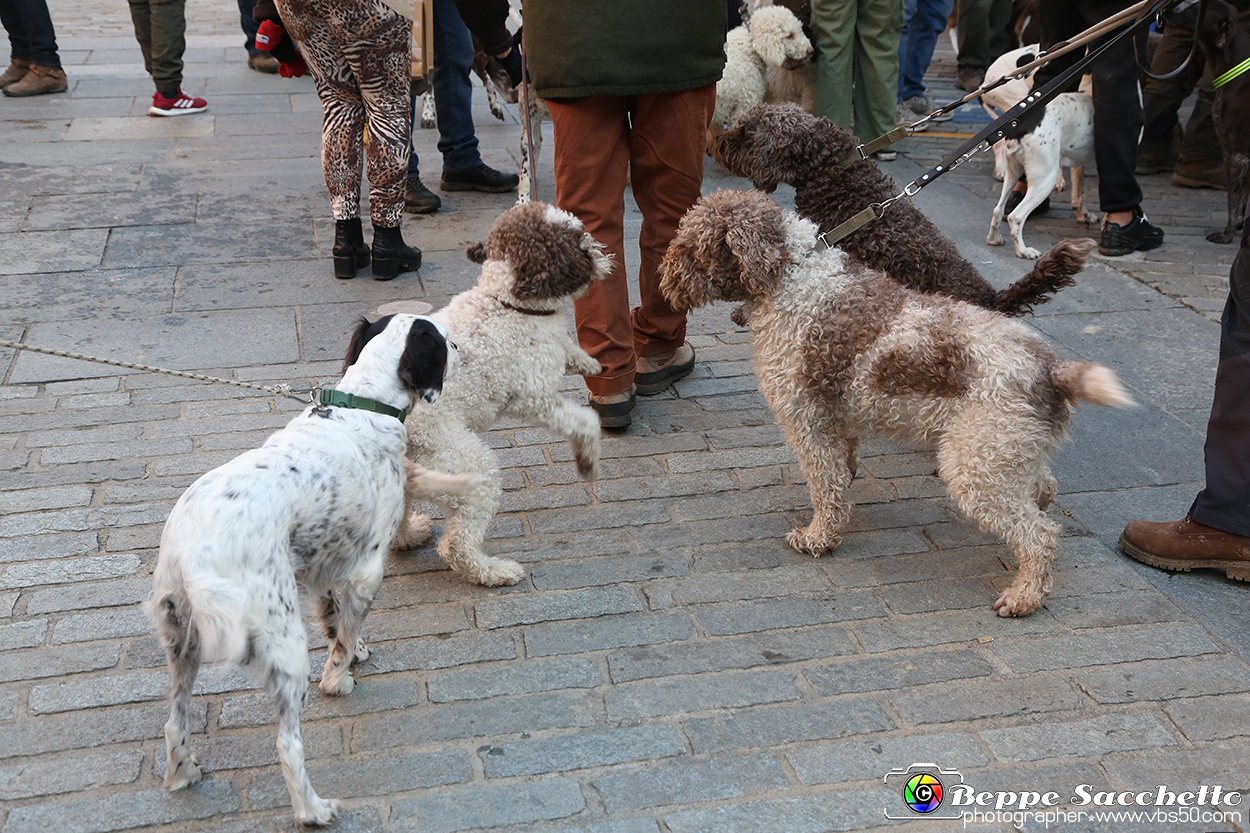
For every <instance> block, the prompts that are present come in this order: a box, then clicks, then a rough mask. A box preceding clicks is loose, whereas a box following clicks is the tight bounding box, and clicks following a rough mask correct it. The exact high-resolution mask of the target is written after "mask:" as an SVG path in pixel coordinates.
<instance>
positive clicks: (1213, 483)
mask: <svg viewBox="0 0 1250 833" xmlns="http://www.w3.org/2000/svg"><path fill="white" fill-rule="evenodd" d="M1228 283H1229V286H1228V302H1227V303H1226V304H1225V305H1224V315H1223V317H1222V318H1221V319H1220V365H1219V368H1218V369H1217V370H1216V372H1215V400H1214V401H1213V402H1212V403H1211V420H1210V422H1208V423H1207V444H1206V450H1205V459H1206V467H1207V487H1206V488H1205V489H1203V490H1202V491H1201V492H1199V493H1198V497H1197V499H1196V500H1195V501H1194V505H1193V508H1191V509H1190V510H1189V513H1190V515H1192V516H1193V519H1194V520H1195V521H1197V522H1198V523H1200V524H1204V525H1206V526H1211V527H1215V528H1216V529H1220V530H1223V531H1224V532H1231V533H1233V534H1235V535H1244V536H1247V537H1250V223H1247V224H1246V227H1245V231H1243V233H1242V237H1241V249H1240V250H1239V251H1238V252H1237V259H1236V260H1235V261H1233V268H1232V271H1231V272H1230V273H1229V276H1228Z"/></svg>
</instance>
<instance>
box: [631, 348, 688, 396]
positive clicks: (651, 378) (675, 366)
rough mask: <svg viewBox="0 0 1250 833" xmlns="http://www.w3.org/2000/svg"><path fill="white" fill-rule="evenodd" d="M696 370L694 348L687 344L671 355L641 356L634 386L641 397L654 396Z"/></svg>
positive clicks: (635, 373)
mask: <svg viewBox="0 0 1250 833" xmlns="http://www.w3.org/2000/svg"><path fill="white" fill-rule="evenodd" d="M692 370H694V348H693V347H691V346H690V342H686V343H685V344H683V345H682V346H681V347H678V348H677V349H676V350H674V351H673V352H671V353H664V354H661V355H659V356H639V357H638V364H637V369H636V370H635V371H634V386H635V387H636V388H637V389H638V394H639V395H640V396H654V395H655V394H657V393H660V392H661V391H665V390H668V389H669V387H671V386H672V384H673V382H676V381H677V380H678V379H680V378H682V377H683V376H688V375H690V371H692Z"/></svg>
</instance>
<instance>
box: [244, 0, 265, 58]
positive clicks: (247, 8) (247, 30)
mask: <svg viewBox="0 0 1250 833" xmlns="http://www.w3.org/2000/svg"><path fill="white" fill-rule="evenodd" d="M255 7H256V0H239V25H240V26H242V27H243V34H245V35H247V42H246V43H244V44H243V46H244V48H245V49H247V54H249V55H258V54H260V52H261V50H259V49H257V48H256V30H257V29H259V28H260V23H259V22H258V21H257V20H256V18H254V17H252V9H254V8H255Z"/></svg>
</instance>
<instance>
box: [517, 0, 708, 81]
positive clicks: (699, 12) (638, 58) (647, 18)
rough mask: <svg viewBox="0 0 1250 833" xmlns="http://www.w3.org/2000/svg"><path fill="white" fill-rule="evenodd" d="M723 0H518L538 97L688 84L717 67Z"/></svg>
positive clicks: (702, 77) (528, 61)
mask: <svg viewBox="0 0 1250 833" xmlns="http://www.w3.org/2000/svg"><path fill="white" fill-rule="evenodd" d="M727 15H728V13H727V4H726V3H725V0H525V32H524V39H525V46H524V49H525V58H526V61H527V63H528V64H529V72H530V77H531V78H532V79H533V81H534V86H535V88H536V89H537V90H538V95H539V96H540V97H542V98H573V97H578V96H586V95H643V94H648V93H675V92H682V91H683V90H693V89H696V88H698V87H704V86H707V85H708V84H715V83H716V82H717V81H719V80H720V76H721V70H722V69H724V66H725V23H726V18H727Z"/></svg>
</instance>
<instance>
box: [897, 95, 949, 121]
mask: <svg viewBox="0 0 1250 833" xmlns="http://www.w3.org/2000/svg"><path fill="white" fill-rule="evenodd" d="M903 106H904V107H906V108H907V109H908V110H911V111H912V112H913V113H915V114H916V115H917V116H927V115H929V114H930V113H932V112H933V111H934V110H936V109H938V106H937V104H936V103H935V102H934V101H933V99H931V98H929V97H928V96H927V95H913V96H912V97H911V98H908V99H905V100H904V101H903ZM954 116H955V114H954V113H942V114H941V115H938V116H934V117H933V118H932V119H931V121H950V120H951V119H952V118H954Z"/></svg>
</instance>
